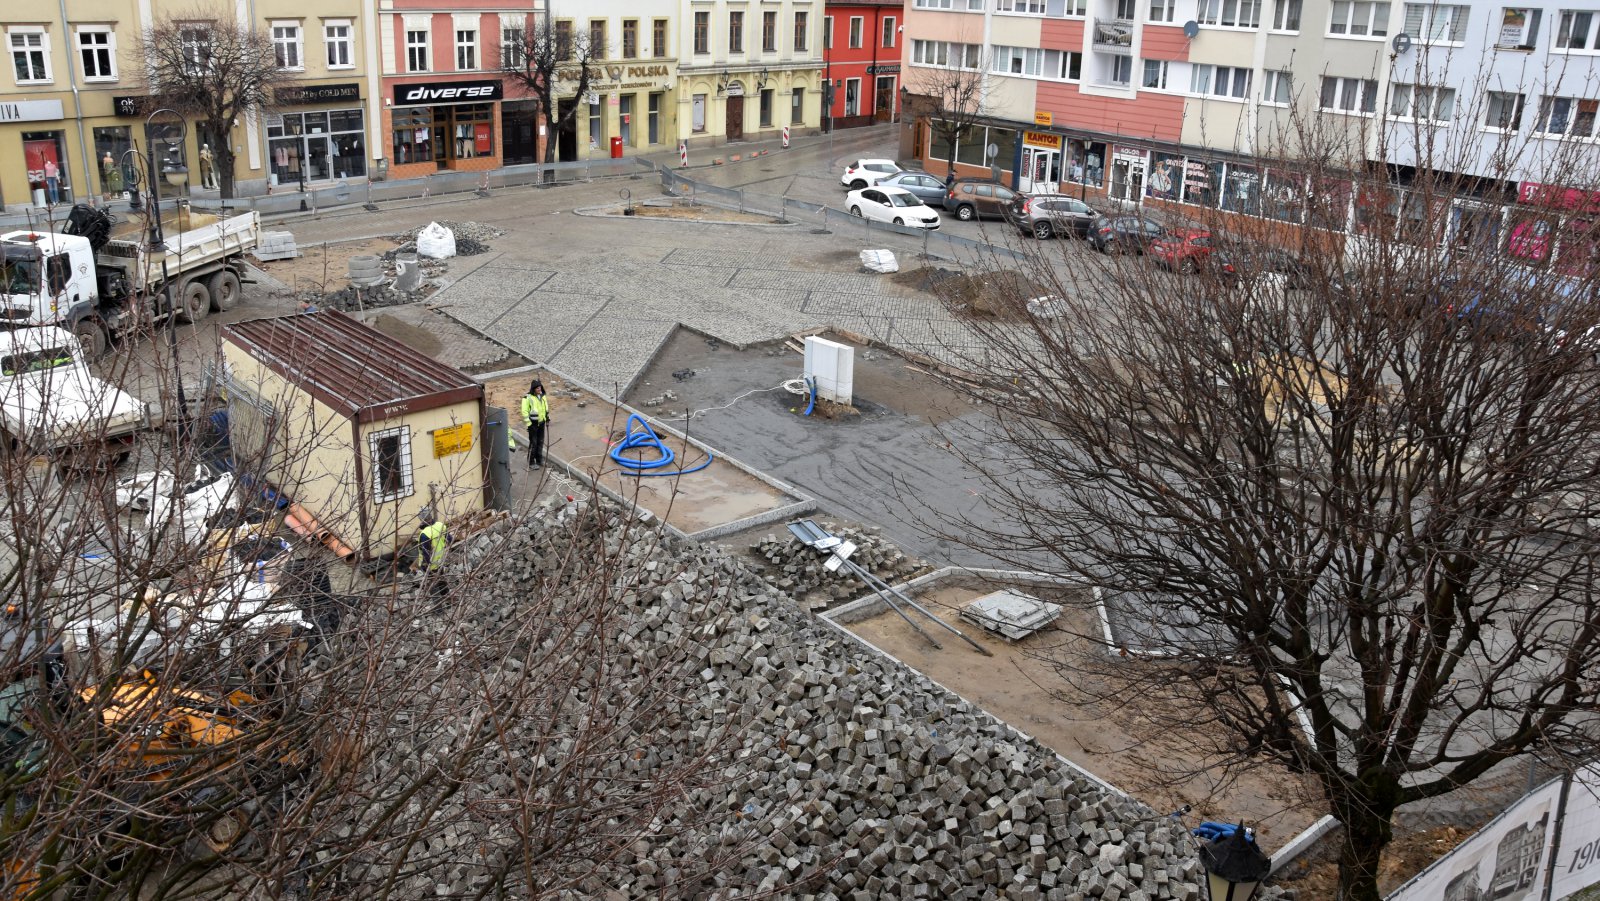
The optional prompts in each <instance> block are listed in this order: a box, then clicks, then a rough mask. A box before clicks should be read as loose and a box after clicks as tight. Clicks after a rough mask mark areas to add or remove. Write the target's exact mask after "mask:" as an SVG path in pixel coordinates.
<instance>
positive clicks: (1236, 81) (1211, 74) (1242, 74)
mask: <svg viewBox="0 0 1600 901" xmlns="http://www.w3.org/2000/svg"><path fill="white" fill-rule="evenodd" d="M1189 91H1190V93H1193V94H1199V95H1209V96H1212V97H1230V98H1235V99H1238V100H1245V99H1247V98H1249V96H1250V70H1249V69H1246V68H1243V67H1241V66H1212V65H1197V66H1195V67H1194V69H1193V70H1192V71H1191V72H1190V75H1189Z"/></svg>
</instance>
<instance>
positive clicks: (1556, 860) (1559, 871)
mask: <svg viewBox="0 0 1600 901" xmlns="http://www.w3.org/2000/svg"><path fill="white" fill-rule="evenodd" d="M1596 885H1600V762H1595V763H1590V764H1588V765H1586V766H1584V767H1581V768H1580V769H1578V770H1577V771H1576V772H1573V773H1568V774H1565V775H1562V776H1560V777H1558V778H1555V779H1552V780H1550V781H1549V782H1546V783H1545V784H1544V785H1541V786H1539V787H1538V788H1535V789H1534V790H1533V791H1531V792H1529V793H1528V794H1526V795H1524V796H1523V797H1522V799H1521V800H1520V801H1518V802H1517V803H1515V804H1513V805H1512V806H1511V807H1510V808H1509V809H1507V810H1506V811H1505V812H1503V813H1501V814H1500V815H1499V816H1497V817H1495V818H1494V819H1493V820H1490V821H1489V823H1488V825H1486V826H1484V827H1483V828H1482V829H1479V830H1478V831H1477V832H1475V833H1473V835H1472V837H1471V838H1469V839H1467V840H1466V841H1464V842H1462V843H1461V844H1460V845H1457V846H1456V848H1455V850H1453V851H1451V852H1450V853H1449V854H1446V855H1445V856H1444V857H1441V858H1439V859H1438V860H1436V861H1434V863H1433V865H1432V866H1430V867H1428V868H1427V869H1426V870H1423V871H1422V872H1421V873H1418V874H1417V875H1416V876H1414V877H1412V878H1411V880H1410V881H1408V882H1406V883H1405V884H1404V885H1402V886H1400V887H1399V888H1398V889H1395V890H1394V891H1393V892H1391V893H1390V894H1389V896H1388V898H1387V901H1488V899H1491V898H1494V899H1498V898H1524V899H1528V901H1562V899H1565V898H1573V897H1576V896H1578V895H1579V894H1580V893H1584V895H1583V896H1584V897H1588V894H1587V893H1586V892H1585V889H1590V888H1592V887H1594V886H1596Z"/></svg>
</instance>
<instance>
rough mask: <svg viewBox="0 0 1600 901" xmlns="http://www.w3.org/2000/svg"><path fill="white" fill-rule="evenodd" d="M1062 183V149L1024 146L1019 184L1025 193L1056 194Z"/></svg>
mask: <svg viewBox="0 0 1600 901" xmlns="http://www.w3.org/2000/svg"><path fill="white" fill-rule="evenodd" d="M1060 183H1061V151H1059V150H1050V149H1047V148H1044V147H1023V148H1022V171H1021V178H1020V179H1019V180H1018V182H1017V186H1018V187H1019V188H1021V189H1022V193H1024V194H1054V193H1056V191H1057V190H1058V188H1059V185H1060Z"/></svg>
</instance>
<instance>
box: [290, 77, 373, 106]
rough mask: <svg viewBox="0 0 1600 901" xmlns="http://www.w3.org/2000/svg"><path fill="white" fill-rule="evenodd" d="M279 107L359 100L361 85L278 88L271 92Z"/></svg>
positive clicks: (309, 85) (313, 85)
mask: <svg viewBox="0 0 1600 901" xmlns="http://www.w3.org/2000/svg"><path fill="white" fill-rule="evenodd" d="M272 96H273V97H275V98H277V101H278V104H279V105H280V106H296V105H299V104H304V103H341V102H344V101H348V100H360V99H361V85H360V83H358V82H354V81H352V82H349V83H347V84H307V85H292V86H289V87H282V88H278V89H277V90H275V91H273V92H272Z"/></svg>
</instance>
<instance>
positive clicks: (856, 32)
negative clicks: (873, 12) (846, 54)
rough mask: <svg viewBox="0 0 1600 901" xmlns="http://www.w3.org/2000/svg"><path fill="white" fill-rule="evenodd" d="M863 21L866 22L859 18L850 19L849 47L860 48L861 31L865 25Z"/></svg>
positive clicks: (852, 17)
mask: <svg viewBox="0 0 1600 901" xmlns="http://www.w3.org/2000/svg"><path fill="white" fill-rule="evenodd" d="M865 21H866V20H865V19H863V18H862V17H861V16H851V17H850V46H851V47H852V48H859V47H860V46H861V31H862V29H863V27H864V25H865Z"/></svg>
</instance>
